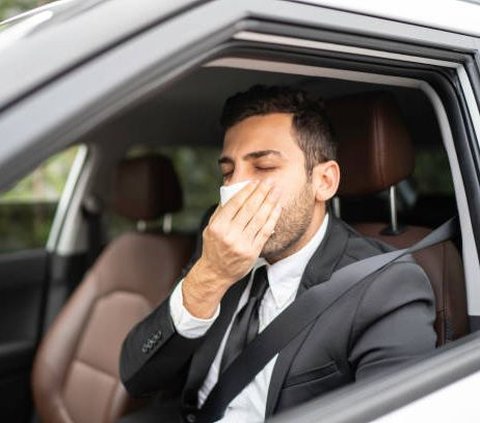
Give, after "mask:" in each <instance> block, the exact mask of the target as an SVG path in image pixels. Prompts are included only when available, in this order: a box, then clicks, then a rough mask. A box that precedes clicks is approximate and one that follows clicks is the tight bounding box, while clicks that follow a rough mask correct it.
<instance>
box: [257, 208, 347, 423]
mask: <svg viewBox="0 0 480 423" xmlns="http://www.w3.org/2000/svg"><path fill="white" fill-rule="evenodd" d="M330 219H331V220H330V222H329V224H328V229H327V232H326V234H325V238H324V239H323V241H322V242H321V244H320V245H319V247H318V248H317V250H316V251H315V253H314V254H313V256H312V257H311V259H310V261H309V262H308V264H307V267H306V268H305V272H304V273H303V275H302V279H301V281H300V285H299V287H298V292H297V296H298V295H300V294H302V293H303V292H305V291H306V290H307V289H308V288H311V287H312V286H314V285H317V284H319V283H322V282H325V281H328V280H329V279H330V277H331V275H332V273H333V271H334V270H336V267H337V264H338V262H339V261H340V259H341V258H342V256H343V254H344V252H345V249H346V246H347V241H348V237H349V234H348V232H347V230H346V229H345V228H344V226H343V225H342V223H341V222H340V221H338V220H337V219H335V218H333V216H331V215H330ZM310 329H311V326H309V327H308V328H306V329H305V330H304V331H302V332H301V333H300V334H299V335H298V336H297V337H296V338H295V339H294V340H293V341H292V342H291V343H289V344H288V345H287V346H286V347H285V348H284V349H283V350H282V351H280V353H279V355H278V358H277V361H276V362H275V366H274V368H273V373H272V378H271V379H270V385H269V388H268V395H267V405H266V411H265V417H266V418H267V417H269V416H271V415H272V414H273V413H274V412H275V408H276V405H277V402H278V396H279V394H280V390H281V388H282V386H283V382H284V380H285V377H286V375H287V373H288V370H289V369H290V366H291V364H292V361H293V359H294V358H295V356H296V353H297V351H298V349H299V348H300V347H301V345H302V343H303V341H304V340H305V338H306V337H307V335H308V333H309V331H310Z"/></svg>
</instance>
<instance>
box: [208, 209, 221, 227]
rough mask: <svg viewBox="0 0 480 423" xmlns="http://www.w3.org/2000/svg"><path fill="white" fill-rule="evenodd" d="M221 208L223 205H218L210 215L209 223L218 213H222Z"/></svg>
mask: <svg viewBox="0 0 480 423" xmlns="http://www.w3.org/2000/svg"><path fill="white" fill-rule="evenodd" d="M220 210H222V205H221V204H218V206H217V207H216V208H215V210H214V211H213V213H212V214H211V215H210V218H209V219H208V223H209V224H210V223H211V222H212V221H213V219H215V217H216V216H217V215H218V213H220Z"/></svg>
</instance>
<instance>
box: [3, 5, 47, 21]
mask: <svg viewBox="0 0 480 423" xmlns="http://www.w3.org/2000/svg"><path fill="white" fill-rule="evenodd" d="M51 1H52V0H0V21H3V20H4V19H8V18H10V17H12V16H15V15H18V14H19V13H22V12H25V11H26V10H30V9H33V8H34V7H38V6H41V5H43V4H45V3H50V2H51Z"/></svg>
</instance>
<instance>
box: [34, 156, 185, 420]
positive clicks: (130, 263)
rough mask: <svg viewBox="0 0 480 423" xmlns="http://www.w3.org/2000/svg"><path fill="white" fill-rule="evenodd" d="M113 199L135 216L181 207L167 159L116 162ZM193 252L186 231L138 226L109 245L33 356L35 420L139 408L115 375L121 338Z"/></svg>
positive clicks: (101, 416)
mask: <svg viewBox="0 0 480 423" xmlns="http://www.w3.org/2000/svg"><path fill="white" fill-rule="evenodd" d="M113 197H114V199H113V204H114V208H115V211H116V212H117V213H118V214H120V215H122V216H124V217H127V218H129V219H132V220H136V221H140V220H141V221H148V220H152V219H157V218H159V217H161V216H162V215H164V214H165V213H171V212H175V211H178V210H180V209H181V207H182V192H181V189H180V184H179V181H178V179H177V176H176V174H175V172H174V169H173V166H172V163H171V162H170V161H169V160H168V159H167V158H165V157H162V156H158V155H157V156H148V157H139V158H134V159H126V160H124V161H122V162H121V163H120V164H119V166H118V171H117V173H116V178H115V189H114V196H113ZM192 249H193V238H190V237H189V236H186V235H166V234H154V233H145V232H144V233H142V232H138V231H137V232H128V233H125V234H123V235H121V236H119V237H118V238H116V239H114V240H113V241H111V242H110V243H109V244H108V245H107V247H106V248H105V249H104V251H103V252H102V254H101V255H100V256H99V257H98V259H97V260H96V261H95V263H94V265H93V266H92V268H91V269H90V270H89V271H88V273H87V274H86V276H85V278H84V279H83V281H82V282H81V283H80V284H79V286H78V288H77V289H76V290H75V291H74V293H73V294H72V295H71V297H70V298H69V300H68V302H67V303H66V304H65V306H64V307H63V309H62V310H61V312H60V313H59V315H58V316H57V318H56V319H55V321H54V322H53V324H52V325H51V327H50V328H49V330H48V332H47V333H46V335H45V337H44V339H43V340H42V342H41V345H40V347H39V350H38V352H37V354H36V358H35V361H34V368H33V375H32V383H33V395H34V402H35V406H36V410H37V412H38V415H39V417H40V420H41V421H43V422H48V423H67V422H68V423H100V422H101V423H109V422H114V421H116V420H117V419H118V417H120V416H121V415H123V414H125V413H127V412H128V411H130V410H132V409H134V408H135V406H136V405H138V404H136V403H135V401H134V400H133V399H131V398H129V396H128V395H127V392H126V391H125V389H124V387H123V385H122V383H121V382H120V379H119V370H118V367H119V357H120V349H121V345H122V342H123V340H124V338H125V337H126V335H127V333H128V331H129V330H130V329H131V328H132V327H133V326H134V324H136V323H137V322H138V321H140V320H141V319H142V318H144V317H145V316H146V315H147V314H148V313H149V312H150V311H151V310H152V309H153V308H154V307H155V306H156V305H158V304H159V303H160V302H161V301H162V300H163V299H164V298H165V297H166V296H167V295H168V294H169V292H170V290H171V288H172V284H173V283H174V281H175V279H176V278H177V277H178V275H179V274H180V272H181V269H182V267H183V266H184V265H185V263H186V262H187V260H188V258H189V256H190V255H191V252H192Z"/></svg>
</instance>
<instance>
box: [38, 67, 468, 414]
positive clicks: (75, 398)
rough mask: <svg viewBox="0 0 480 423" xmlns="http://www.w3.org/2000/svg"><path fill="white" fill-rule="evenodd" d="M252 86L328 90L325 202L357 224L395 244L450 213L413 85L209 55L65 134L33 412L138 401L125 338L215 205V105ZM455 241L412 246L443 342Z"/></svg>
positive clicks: (459, 322) (450, 330) (104, 410)
mask: <svg viewBox="0 0 480 423" xmlns="http://www.w3.org/2000/svg"><path fill="white" fill-rule="evenodd" d="M259 62H260V61H259ZM255 84H266V85H289V86H295V87H298V88H302V89H304V90H306V91H308V92H311V93H313V94H316V95H319V96H321V97H322V98H323V99H324V100H325V105H326V109H327V112H328V115H329V117H330V120H331V122H332V125H333V129H334V133H335V137H336V140H337V143H338V161H339V163H340V166H341V169H342V180H341V186H340V190H339V193H338V196H337V197H336V198H335V199H334V200H333V201H332V203H331V205H330V206H331V207H330V212H331V213H333V214H334V215H336V216H338V217H341V218H342V219H344V220H345V221H347V222H348V223H349V224H351V225H352V226H353V227H354V228H355V229H356V230H357V231H359V232H360V233H362V234H365V235H367V236H370V237H373V238H377V239H381V240H382V241H384V242H386V243H389V244H391V245H393V246H395V247H397V248H404V247H406V246H409V245H412V244H414V243H415V242H416V241H418V240H420V239H422V238H423V237H424V236H426V235H427V234H428V233H429V232H431V231H432V230H433V229H434V228H435V227H437V226H438V225H440V224H441V223H443V222H444V221H446V220H448V218H450V217H452V216H454V215H455V214H456V213H457V206H456V196H455V191H454V188H453V186H454V185H453V182H452V175H451V172H450V168H449V160H448V157H447V153H446V151H445V147H444V145H443V140H442V134H441V131H440V128H439V124H438V119H437V115H436V112H435V110H434V107H433V106H432V103H431V100H430V99H429V97H428V96H427V94H426V93H425V92H423V91H422V90H420V89H418V88H412V87H407V86H399V85H394V84H390V85H389V84H385V83H383V82H379V81H378V82H377V81H374V80H368V81H366V80H355V79H354V78H347V77H345V76H342V75H340V74H338V75H337V74H335V72H334V71H333V72H331V73H330V74H328V76H327V75H326V74H325V75H321V74H320V75H309V74H305V73H302V72H298V71H297V70H296V69H295V68H294V67H289V66H288V64H284V66H283V67H280V66H277V67H275V68H274V67H271V68H267V69H266V68H265V67H262V66H260V65H258V66H252V63H250V62H249V61H245V62H244V63H243V62H242V61H241V60H237V61H230V62H228V61H224V62H221V61H216V62H211V63H207V64H205V65H203V66H201V67H199V68H197V69H195V70H193V71H191V72H189V73H187V74H185V75H183V76H182V77H181V78H178V79H177V80H176V81H174V82H172V83H170V84H169V85H168V86H167V87H163V88H162V89H161V90H159V91H158V92H157V91H155V92H152V93H151V94H150V95H149V96H148V97H147V98H145V99H143V100H142V101H139V102H137V103H136V104H132V105H129V106H128V108H126V109H125V110H124V111H123V112H122V113H120V114H118V115H117V116H115V117H114V118H111V119H109V121H107V122H104V123H103V124H102V125H101V126H99V127H97V128H96V129H94V130H93V131H90V132H89V133H88V134H86V135H84V136H83V137H82V139H79V140H75V144H76V145H83V146H85V147H86V150H87V154H86V156H85V162H88V163H89V166H84V167H83V170H82V172H81V174H80V176H79V180H81V181H82V183H81V184H80V183H78V184H76V185H73V188H72V187H70V188H68V189H74V190H76V192H75V193H74V194H72V193H69V194H68V195H70V196H71V197H72V198H76V199H77V201H71V202H70V205H69V207H68V208H64V209H62V210H60V208H58V209H57V215H58V214H59V213H63V222H64V223H63V225H62V226H61V229H59V231H60V232H59V233H58V244H57V245H58V248H57V249H56V251H55V254H52V257H51V260H52V266H53V267H54V269H56V270H55V271H56V272H57V273H56V276H55V281H54V282H50V284H49V285H48V291H47V292H48V295H47V296H46V298H44V300H43V301H44V306H43V307H44V309H43V310H44V314H45V316H47V317H46V318H45V320H44V324H43V335H42V339H41V342H40V343H39V347H38V350H37V352H36V354H35V358H34V363H33V370H32V379H31V390H32V396H33V400H34V409H35V414H36V417H37V418H38V420H39V421H44V422H49V421H55V422H57V421H58V422H75V423H82V422H85V423H86V422H114V421H116V420H117V419H118V418H120V417H121V416H122V415H125V414H127V413H129V412H131V411H132V410H135V409H136V408H138V407H142V406H143V405H144V404H145V400H139V399H134V398H130V397H129V396H128V395H127V393H126V391H125V389H124V388H123V386H122V385H121V383H120V380H119V374H118V362H119V355H120V348H121V344H122V341H123V339H124V338H125V336H126V334H127V333H128V331H129V330H130V328H131V327H132V326H133V325H134V324H135V323H136V322H138V321H139V320H141V319H142V318H143V317H144V316H146V315H147V314H148V313H149V311H151V310H152V309H153V308H154V307H155V306H156V305H158V304H159V303H160V302H161V301H162V300H164V299H165V298H166V297H167V296H168V294H169V292H170V290H171V289H172V286H173V285H174V283H175V281H176V280H177V278H178V277H179V276H180V275H181V274H182V269H185V267H186V266H187V263H188V261H189V258H190V257H191V256H192V254H193V252H194V251H195V245H196V240H197V241H198V236H199V233H198V227H199V225H200V221H201V219H202V216H204V214H205V212H206V210H207V209H208V208H209V207H210V206H212V205H213V204H215V203H216V202H217V201H218V187H219V185H220V184H221V179H220V173H219V172H218V170H217V164H216V162H217V158H218V154H219V152H220V150H221V145H222V133H221V129H220V127H219V124H218V119H219V116H220V112H221V108H222V105H223V102H224V101H225V100H226V98H228V97H229V96H230V95H232V94H234V93H236V92H239V91H244V90H246V89H248V88H249V87H251V86H252V85H255ZM66 189H67V188H66ZM65 195H66V194H65ZM461 245H462V244H461V242H460V239H454V240H451V241H447V242H444V243H442V244H439V245H436V246H434V247H430V248H428V249H425V250H423V251H421V252H418V253H415V259H416V260H417V262H418V263H419V264H420V266H421V267H422V268H423V269H424V270H425V272H426V274H427V275H428V276H429V279H430V281H431V283H432V288H433V290H434V293H435V297H436V311H437V319H436V322H435V329H436V331H437V335H438V341H437V344H438V346H439V347H441V346H442V345H445V344H447V343H450V342H452V341H455V340H456V339H458V338H460V337H462V336H464V335H466V334H467V333H468V332H469V327H468V314H467V305H466V291H465V281H464V271H463V265H462V250H461ZM89 251H90V256H88V255H89V253H88V252H89ZM91 251H99V253H98V254H95V257H91ZM87 256H88V257H87ZM78 257H81V258H82V259H81V260H80V261H79V260H78ZM73 269H74V270H73ZM183 271H184V270H183ZM52 280H53V279H52Z"/></svg>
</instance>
